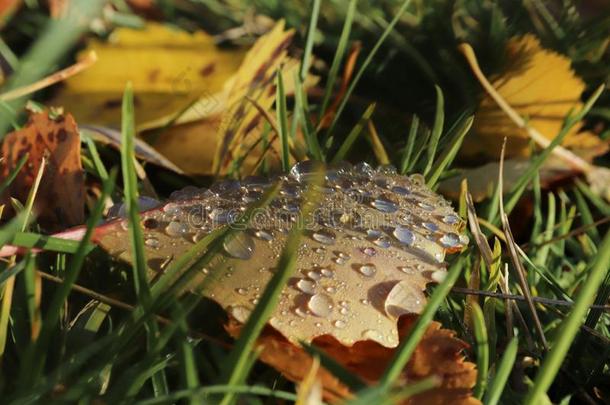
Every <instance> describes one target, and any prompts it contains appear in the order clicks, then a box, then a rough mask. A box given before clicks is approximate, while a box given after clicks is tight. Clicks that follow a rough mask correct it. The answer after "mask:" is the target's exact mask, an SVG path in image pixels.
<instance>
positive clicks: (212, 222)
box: [95, 162, 467, 347]
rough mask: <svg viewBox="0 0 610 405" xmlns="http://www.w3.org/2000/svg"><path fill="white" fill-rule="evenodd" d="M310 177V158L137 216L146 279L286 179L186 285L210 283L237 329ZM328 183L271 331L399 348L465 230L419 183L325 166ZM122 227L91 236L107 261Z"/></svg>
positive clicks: (117, 248) (381, 172)
mask: <svg viewBox="0 0 610 405" xmlns="http://www.w3.org/2000/svg"><path fill="white" fill-rule="evenodd" d="M310 170H312V169H311V165H310V163H309V162H301V163H299V164H297V165H295V166H294V167H293V169H292V170H291V173H290V175H289V176H284V177H280V178H278V179H275V180H269V179H265V178H259V177H254V178H249V179H245V180H244V181H243V182H238V181H233V180H230V181H225V182H220V183H216V184H215V185H213V186H212V187H211V188H210V189H209V190H205V189H193V188H189V189H185V190H182V191H179V192H177V193H175V194H174V195H173V196H172V199H171V200H170V201H169V202H167V203H166V204H165V205H163V206H162V207H160V208H159V209H154V210H150V211H147V212H143V213H142V226H143V230H144V238H145V245H146V247H147V252H146V255H147V259H148V263H149V265H150V267H151V269H152V272H159V271H162V270H163V269H165V268H166V266H167V265H168V264H169V263H171V262H172V260H174V259H176V258H178V257H180V256H181V255H182V254H183V253H184V252H185V251H186V250H187V249H189V248H190V247H191V246H192V245H193V243H194V242H195V241H198V240H200V239H201V238H202V237H204V236H205V235H207V234H208V233H209V232H211V231H212V230H214V229H216V228H218V227H219V226H221V225H226V224H229V223H232V222H233V221H234V220H235V219H236V218H237V217H238V215H239V214H240V213H241V212H243V210H244V209H246V207H247V206H248V205H249V204H250V203H251V202H253V201H256V200H257V199H259V198H260V197H261V195H262V193H263V191H264V190H265V189H266V188H268V187H269V186H270V185H271V184H272V183H273V182H274V181H280V182H282V184H281V189H280V191H279V194H278V196H277V197H276V198H275V199H274V200H273V201H272V202H271V204H270V205H269V206H268V207H265V208H264V209H261V210H260V211H257V212H256V213H255V215H254V216H253V217H252V219H251V221H250V223H249V226H248V227H247V229H245V230H244V231H243V232H240V233H238V234H237V235H236V236H235V237H234V238H232V239H227V240H226V241H225V242H224V250H223V251H222V252H221V253H220V254H218V255H216V258H215V259H214V263H213V264H210V266H209V268H208V269H199V270H200V273H198V274H197V276H196V278H195V279H194V280H193V281H192V283H191V286H192V287H191V288H192V289H193V291H196V290H197V286H198V285H199V284H200V282H201V281H202V280H204V279H206V278H207V280H206V281H207V284H206V288H205V291H204V292H203V294H204V295H205V296H206V297H208V298H210V299H212V300H214V301H216V302H218V303H219V304H220V305H221V306H222V307H223V308H225V310H226V311H227V312H228V313H229V314H231V315H232V316H233V317H234V318H235V319H237V320H239V321H241V322H244V321H245V320H246V319H247V318H248V316H249V315H250V312H251V311H252V309H253V308H254V305H255V304H256V302H257V299H258V297H259V294H261V293H262V290H263V289H264V288H265V286H266V284H267V282H268V281H269V280H270V279H271V277H272V275H273V272H274V271H275V266H276V265H277V263H276V262H277V258H278V255H279V254H280V252H281V251H282V249H283V246H284V244H285V241H286V232H287V230H288V229H289V228H290V227H292V225H293V223H294V221H297V218H298V214H299V208H300V205H301V203H302V198H303V195H304V192H305V189H306V187H307V178H308V177H309V176H310V173H311V172H310ZM326 178H327V181H326V184H325V185H324V186H323V189H322V191H323V196H322V199H321V200H320V201H316V202H315V203H316V204H318V208H317V210H316V212H315V215H314V218H315V220H313V221H312V223H305V224H302V226H305V227H306V229H305V230H304V231H305V236H304V238H303V240H302V242H301V245H300V247H299V250H298V259H297V268H298V271H297V272H296V273H295V274H294V275H293V277H292V278H291V280H290V281H289V283H288V285H286V287H285V288H284V289H283V291H282V295H281V299H280V302H279V305H278V306H277V308H276V309H275V311H274V313H273V315H272V317H271V320H270V324H271V326H273V327H274V328H276V329H277V330H278V331H279V332H280V333H282V334H283V335H284V336H285V337H286V338H287V339H288V340H289V341H291V342H293V343H297V342H299V341H308V342H309V341H312V340H313V339H315V338H316V337H318V336H322V335H332V336H333V337H334V338H336V339H337V340H338V341H339V342H341V344H344V345H353V344H354V343H355V342H358V341H360V340H365V339H371V340H374V341H376V342H378V343H379V344H380V345H382V346H385V347H396V346H397V345H398V331H397V329H396V320H397V318H398V317H399V316H401V315H403V314H408V313H419V312H420V311H421V309H422V308H423V306H424V305H425V295H424V292H423V290H424V289H425V287H426V284H428V283H429V282H432V281H438V280H439V279H440V278H442V277H443V276H444V274H445V272H446V269H445V264H444V258H445V253H446V252H454V251H457V250H460V249H461V248H462V247H463V246H464V245H465V244H466V243H467V238H466V237H465V236H464V235H463V234H461V230H462V229H463V226H464V223H463V221H462V220H461V219H460V218H459V217H458V216H457V215H456V214H455V212H454V210H453V209H452V208H451V206H450V205H449V203H448V202H447V201H445V200H444V199H443V198H442V197H441V196H439V195H437V194H435V193H434V192H432V191H431V190H430V189H428V188H427V187H426V186H425V185H424V182H423V180H422V178H421V176H417V175H415V176H411V177H406V176H401V175H398V174H396V171H395V170H391V169H389V168H383V167H382V168H379V169H373V168H371V167H370V166H368V165H366V164H360V165H358V166H356V167H354V168H351V167H350V166H347V165H346V166H344V167H342V168H329V169H328V170H327V172H326ZM125 221H126V220H125V219H122V218H121V219H117V220H114V221H111V222H109V223H108V224H106V225H104V226H103V227H101V228H100V229H99V230H98V234H97V235H96V238H95V239H96V241H97V242H98V243H99V244H100V245H101V246H102V247H103V248H104V249H106V250H107V251H108V252H109V253H110V254H112V255H114V256H116V257H118V258H120V259H123V260H126V261H131V250H130V249H129V246H128V244H127V243H125V241H126V240H127V235H126V229H127V227H126V222H125ZM297 223H298V222H297ZM210 274H216V275H218V274H220V275H223V276H222V277H210V278H208V275H210ZM372 329H374V330H376V331H378V333H376V334H375V333H372Z"/></svg>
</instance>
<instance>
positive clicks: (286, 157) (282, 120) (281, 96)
mask: <svg viewBox="0 0 610 405" xmlns="http://www.w3.org/2000/svg"><path fill="white" fill-rule="evenodd" d="M276 85H277V88H276V93H275V103H276V109H277V123H278V131H280V133H279V134H278V135H279V137H280V144H281V147H282V153H281V158H282V170H284V171H285V172H287V171H288V170H290V149H289V143H288V142H289V140H288V136H289V133H288V109H287V107H286V93H285V91H284V79H283V77H282V71H281V70H278V71H277V77H276Z"/></svg>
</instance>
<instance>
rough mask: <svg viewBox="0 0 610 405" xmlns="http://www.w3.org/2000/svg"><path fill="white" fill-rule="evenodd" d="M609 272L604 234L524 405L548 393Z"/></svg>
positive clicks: (609, 248)
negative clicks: (570, 309) (588, 270)
mask: <svg viewBox="0 0 610 405" xmlns="http://www.w3.org/2000/svg"><path fill="white" fill-rule="evenodd" d="M609 268H610V232H608V233H607V234H606V236H605V237H604V240H603V241H602V244H601V246H600V248H599V253H598V254H597V256H596V257H595V262H594V264H593V266H592V268H591V270H590V272H589V276H588V277H587V280H586V281H585V282H584V284H583V285H582V286H581V288H580V291H579V293H578V296H577V298H576V300H575V302H574V306H573V307H572V311H570V314H569V315H568V317H567V318H566V319H565V320H564V321H563V322H562V323H561V327H560V330H559V332H558V333H557V335H556V338H555V340H554V341H553V346H552V347H551V350H550V351H549V352H548V354H547V355H546V356H545V357H544V359H543V361H542V365H541V366H540V369H539V370H538V373H537V374H536V379H535V380H534V385H533V386H532V388H531V389H530V391H529V392H528V394H527V397H526V398H525V401H524V404H526V405H534V404H538V403H540V400H541V398H542V397H543V395H544V394H545V393H546V391H547V390H548V389H549V387H550V386H551V384H552V383H553V380H554V379H555V376H556V375H557V373H558V372H559V368H560V367H561V364H562V362H563V360H564V358H565V356H566V355H567V353H568V350H569V348H570V345H571V344H572V341H573V340H574V338H575V337H576V333H577V332H578V330H579V329H580V326H581V325H582V323H583V322H584V316H585V315H586V314H587V311H588V310H589V307H590V306H591V304H593V302H594V300H595V296H596V295H597V291H598V289H599V287H600V285H601V284H602V281H603V280H604V278H605V277H606V273H607V272H608V269H609Z"/></svg>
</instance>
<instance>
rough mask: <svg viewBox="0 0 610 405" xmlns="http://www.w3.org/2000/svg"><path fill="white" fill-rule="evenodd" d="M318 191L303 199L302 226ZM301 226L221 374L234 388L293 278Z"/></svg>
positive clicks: (289, 241)
mask: <svg viewBox="0 0 610 405" xmlns="http://www.w3.org/2000/svg"><path fill="white" fill-rule="evenodd" d="M322 173H323V172H319V173H317V174H316V176H315V177H314V178H313V179H312V184H313V185H319V184H321V180H322V179H323V174H322ZM317 197H318V196H317V191H315V187H310V191H309V192H308V193H307V195H306V196H305V198H304V199H303V201H304V204H303V206H302V208H301V218H302V219H303V221H305V222H302V223H308V222H306V221H308V220H309V216H310V215H311V213H312V212H313V210H314V208H315V207H316V204H305V202H312V201H318V198H317ZM300 223H301V222H299V221H297V222H296V224H295V225H294V226H293V227H292V229H291V231H290V234H289V235H288V238H287V240H286V244H285V245H284V249H283V251H282V255H281V256H280V258H279V261H278V266H277V268H278V271H277V272H276V273H275V274H274V275H273V277H272V278H271V280H270V281H269V283H268V284H267V286H266V287H265V290H264V292H263V294H262V296H261V298H260V301H259V303H258V304H257V305H256V307H254V310H253V311H252V313H251V314H250V316H249V317H248V321H247V322H246V324H245V325H244V327H243V329H242V331H241V333H240V335H239V338H238V340H237V342H236V343H235V347H234V349H233V350H232V351H231V353H230V354H229V357H228V359H227V363H226V369H225V370H224V372H223V374H224V376H223V381H227V384H228V385H235V384H239V383H241V382H242V381H243V380H244V379H245V377H246V375H247V373H248V372H249V369H247V368H246V367H245V366H246V364H247V363H248V358H249V357H248V356H249V354H250V353H251V352H252V350H253V348H254V344H255V342H256V339H257V338H258V336H259V334H260V332H261V331H262V330H263V327H264V326H265V324H266V323H267V321H268V320H269V318H270V317H271V313H272V312H273V310H274V308H275V307H276V305H277V303H278V302H279V299H280V291H281V290H282V289H283V288H284V286H285V285H286V283H287V282H288V279H289V278H290V277H291V276H292V275H293V273H294V270H295V268H296V263H297V251H298V247H299V243H300V239H301V235H302V233H303V231H304V229H302V226H300V225H299V224H300ZM233 400H234V396H233V395H232V394H227V395H225V396H224V398H223V399H222V401H221V404H222V405H227V404H230V403H232V401H233Z"/></svg>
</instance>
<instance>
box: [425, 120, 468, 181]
mask: <svg viewBox="0 0 610 405" xmlns="http://www.w3.org/2000/svg"><path fill="white" fill-rule="evenodd" d="M473 122H474V116H472V115H471V116H470V117H468V118H466V120H465V121H464V123H463V124H462V125H460V127H459V129H458V131H457V132H456V134H455V136H454V137H453V139H452V140H451V143H450V145H449V147H448V148H447V150H446V151H445V152H444V153H443V156H442V158H441V159H440V160H439V161H438V163H437V164H436V165H434V167H433V168H432V173H431V174H430V176H429V178H428V181H427V184H428V187H430V188H434V187H435V186H436V183H437V182H438V179H439V178H440V177H441V175H442V174H443V173H444V172H445V170H446V169H447V168H448V167H449V165H451V163H452V162H453V159H455V156H456V155H457V153H458V151H459V150H460V147H461V146H462V142H463V141H464V137H465V136H466V134H467V133H468V131H470V128H471V127H472V123H473Z"/></svg>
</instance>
